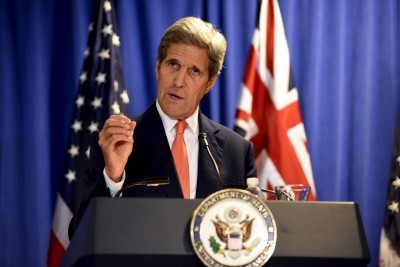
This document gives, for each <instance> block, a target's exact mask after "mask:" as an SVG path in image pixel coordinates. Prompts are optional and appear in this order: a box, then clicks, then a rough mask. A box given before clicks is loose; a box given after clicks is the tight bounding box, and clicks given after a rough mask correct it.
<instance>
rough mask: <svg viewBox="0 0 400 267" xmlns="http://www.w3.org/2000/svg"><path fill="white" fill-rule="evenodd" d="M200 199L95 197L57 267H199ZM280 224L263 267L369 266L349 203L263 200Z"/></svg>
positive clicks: (353, 208) (353, 206)
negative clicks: (195, 238)
mask: <svg viewBox="0 0 400 267" xmlns="http://www.w3.org/2000/svg"><path fill="white" fill-rule="evenodd" d="M201 201H202V199H197V200H184V199H161V198H159V199H144V198H119V199H114V198H94V199H93V200H92V201H91V203H90V205H89V207H88V209H87V211H86V212H85V215H84V217H83V218H82V221H81V223H80V224H79V226H78V228H77V230H76V232H75V235H74V238H73V239H72V240H71V243H70V246H69V248H68V250H67V252H66V254H65V256H64V259H63V262H62V265H61V266H203V265H202V263H201V261H200V260H199V259H198V258H197V256H196V254H195V252H194V250H193V248H192V244H191V240H190V233H189V227H190V222H191V218H192V214H193V212H194V210H195V209H196V207H197V206H198V205H199V204H200V203H201ZM267 205H268V207H269V208H270V210H271V212H272V214H273V216H274V218H275V221H276V225H277V230H278V232H277V244H276V248H275V252H274V254H273V255H272V257H271V259H270V260H269V261H268V263H267V264H266V266H324V267H328V266H366V265H367V264H368V262H369V259H370V254H369V250H368V246H367V243H366V238H365V233H364V229H363V225H362V222H361V217H360V214H359V210H358V207H357V205H356V204H355V203H352V202H345V203H343V202H284V201H268V202H267Z"/></svg>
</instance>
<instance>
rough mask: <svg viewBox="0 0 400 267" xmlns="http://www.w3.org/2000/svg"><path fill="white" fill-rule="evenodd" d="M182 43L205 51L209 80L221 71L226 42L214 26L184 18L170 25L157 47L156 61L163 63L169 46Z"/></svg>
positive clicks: (195, 19) (193, 18)
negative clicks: (207, 60)
mask: <svg viewBox="0 0 400 267" xmlns="http://www.w3.org/2000/svg"><path fill="white" fill-rule="evenodd" d="M176 43H184V44H190V45H195V46H197V47H199V48H204V49H206V51H207V55H208V59H209V64H208V74H209V76H210V79H211V78H212V77H214V76H217V75H218V74H219V73H220V72H221V69H222V66H223V63H224V57H225V52H226V40H225V37H224V36H223V34H222V33H221V32H220V31H219V30H217V29H215V28H214V26H213V25H212V24H211V23H209V22H205V21H203V20H201V19H199V18H195V17H186V18H182V19H180V20H178V21H177V22H175V23H174V24H172V25H171V26H170V27H169V28H168V29H167V30H166V31H165V33H164V35H163V37H162V38H161V41H160V44H159V45H158V55H157V61H158V62H159V63H161V62H163V60H164V59H165V57H166V56H167V50H168V48H169V47H170V45H171V44H176Z"/></svg>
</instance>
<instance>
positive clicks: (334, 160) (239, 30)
mask: <svg viewBox="0 0 400 267" xmlns="http://www.w3.org/2000/svg"><path fill="white" fill-rule="evenodd" d="M115 2H116V3H115V4H116V6H115V7H114V8H115V10H116V14H117V19H118V28H119V32H120V35H121V43H122V46H121V51H122V57H123V61H124V62H123V64H124V71H125V78H126V81H125V82H126V86H127V88H126V89H127V90H128V92H129V95H130V98H131V114H132V115H137V114H139V113H141V112H143V111H144V110H145V108H146V107H147V106H148V105H149V104H150V103H151V102H152V101H154V99H155V96H156V82H155V70H154V67H155V57H156V48H157V44H158V42H159V39H160V37H161V35H162V33H163V32H164V30H165V29H166V28H167V27H168V26H169V25H170V24H171V23H173V22H174V21H175V20H177V19H178V18H180V17H183V16H189V15H194V16H199V17H202V18H205V19H207V20H209V21H211V22H212V23H213V24H215V25H217V26H219V27H220V28H221V29H222V31H223V32H224V34H225V35H226V37H227V39H228V52H227V57H226V62H225V69H224V70H223V72H222V75H221V77H220V79H219V81H218V83H217V84H216V86H215V87H214V89H213V90H212V91H211V93H210V94H209V95H207V96H206V98H205V99H204V101H203V103H202V106H201V107H202V110H203V111H204V112H205V113H206V114H208V115H209V116H210V117H211V118H213V119H215V120H216V121H218V122H220V123H222V124H224V125H226V126H228V127H230V128H232V126H233V120H234V114H235V108H236V104H237V101H238V96H239V93H240V82H241V79H242V75H243V71H244V66H245V61H246V57H247V52H248V49H249V46H250V42H251V37H252V33H253V30H254V25H255V19H256V16H257V11H256V5H257V0H231V1H223V0H219V1H217V0H209V1H206V0H191V1H186V0H169V1H164V0H147V1H141V0H117V1H115ZM280 6H281V11H282V16H283V20H284V25H285V30H286V34H287V38H288V43H289V49H290V53H291V60H292V68H293V75H294V80H295V83H296V85H297V87H298V90H299V96H300V104H301V108H302V113H303V120H304V124H305V128H306V132H307V137H308V146H309V150H310V154H311V161H312V166H313V172H314V179H315V182H316V187H317V194H318V195H317V196H318V199H319V200H321V201H355V202H357V203H358V204H359V207H360V210H361V214H362V219H363V222H364V227H365V231H366V234H367V239H368V244H369V248H370V251H371V254H372V261H371V264H370V266H377V263H378V251H379V235H380V229H381V226H382V220H383V210H384V208H385V198H386V187H387V183H388V179H389V168H390V154H391V147H392V145H393V138H394V132H395V124H396V120H397V113H398V110H399V104H400V78H399V77H400V75H399V74H400V66H399V64H400V63H399V62H400V54H399V53H400V52H399V51H400V49H399V48H400V47H399V46H400V45H399V34H400V32H399V28H400V27H399V26H400V19H399V11H400V8H399V3H398V1H396V0H388V1H379V0H365V1H363V0H358V1H356V0H353V1H346V0H339V1H336V0H330V1H319V0H313V1H312V0H285V1H280ZM91 7H92V3H91V2H90V1H80V0H68V1H67V0H64V1H52V0H30V1H24V0H0V125H1V127H2V129H1V131H0V216H1V217H0V266H45V261H46V256H47V246H48V241H49V233H50V228H51V223H52V216H53V209H54V203H55V196H56V193H57V189H58V185H59V181H60V180H61V179H62V167H63V162H64V152H65V150H66V141H67V135H68V131H69V130H70V120H71V116H72V108H73V100H74V97H75V93H76V90H77V86H78V78H79V72H80V69H81V66H82V62H83V51H84V49H85V45H86V41H87V29H88V26H89V20H90V11H91Z"/></svg>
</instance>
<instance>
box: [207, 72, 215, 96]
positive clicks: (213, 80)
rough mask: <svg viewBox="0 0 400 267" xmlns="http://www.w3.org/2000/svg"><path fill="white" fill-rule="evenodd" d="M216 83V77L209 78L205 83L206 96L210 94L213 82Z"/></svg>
mask: <svg viewBox="0 0 400 267" xmlns="http://www.w3.org/2000/svg"><path fill="white" fill-rule="evenodd" d="M216 81H217V75H215V76H213V77H211V79H210V80H209V81H208V82H207V90H206V94H207V93H208V92H210V90H211V88H213V86H214V84H215V82H216Z"/></svg>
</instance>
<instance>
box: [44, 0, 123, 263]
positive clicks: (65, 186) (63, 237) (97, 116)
mask: <svg viewBox="0 0 400 267" xmlns="http://www.w3.org/2000/svg"><path fill="white" fill-rule="evenodd" d="M95 5H96V6H95V8H94V9H93V13H92V20H91V23H90V25H89V37H88V43H87V47H86V49H85V51H84V62H83V67H82V71H81V73H80V76H79V81H78V83H79V86H78V92H77V96H76V99H75V103H74V111H73V117H72V120H71V128H70V133H69V142H68V147H67V151H66V153H65V165H64V173H63V176H62V180H61V183H60V184H61V185H60V189H59V192H58V195H57V200H56V207H55V212H54V218H53V225H52V231H51V236H50V245H49V253H48V258H47V265H48V266H49V267H52V266H59V263H60V262H61V259H62V256H63V254H64V252H65V250H66V249H67V247H68V245H69V238H68V225H69V222H70V220H71V218H72V216H73V215H74V214H73V212H74V210H75V205H76V195H74V194H75V191H76V184H77V181H78V180H79V179H82V177H83V176H84V170H85V168H86V166H87V164H88V159H89V155H90V139H91V135H92V134H93V133H95V132H97V131H99V130H100V129H101V128H102V127H103V124H104V122H105V120H106V119H107V118H108V117H109V116H110V115H111V114H126V115H128V104H129V97H128V93H127V91H126V89H125V84H124V79H123V73H122V66H121V64H122V63H121V59H120V52H119V47H120V38H119V36H118V35H117V26H116V19H115V13H114V10H113V7H114V5H113V3H112V0H100V1H97V2H96V4H95Z"/></svg>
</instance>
